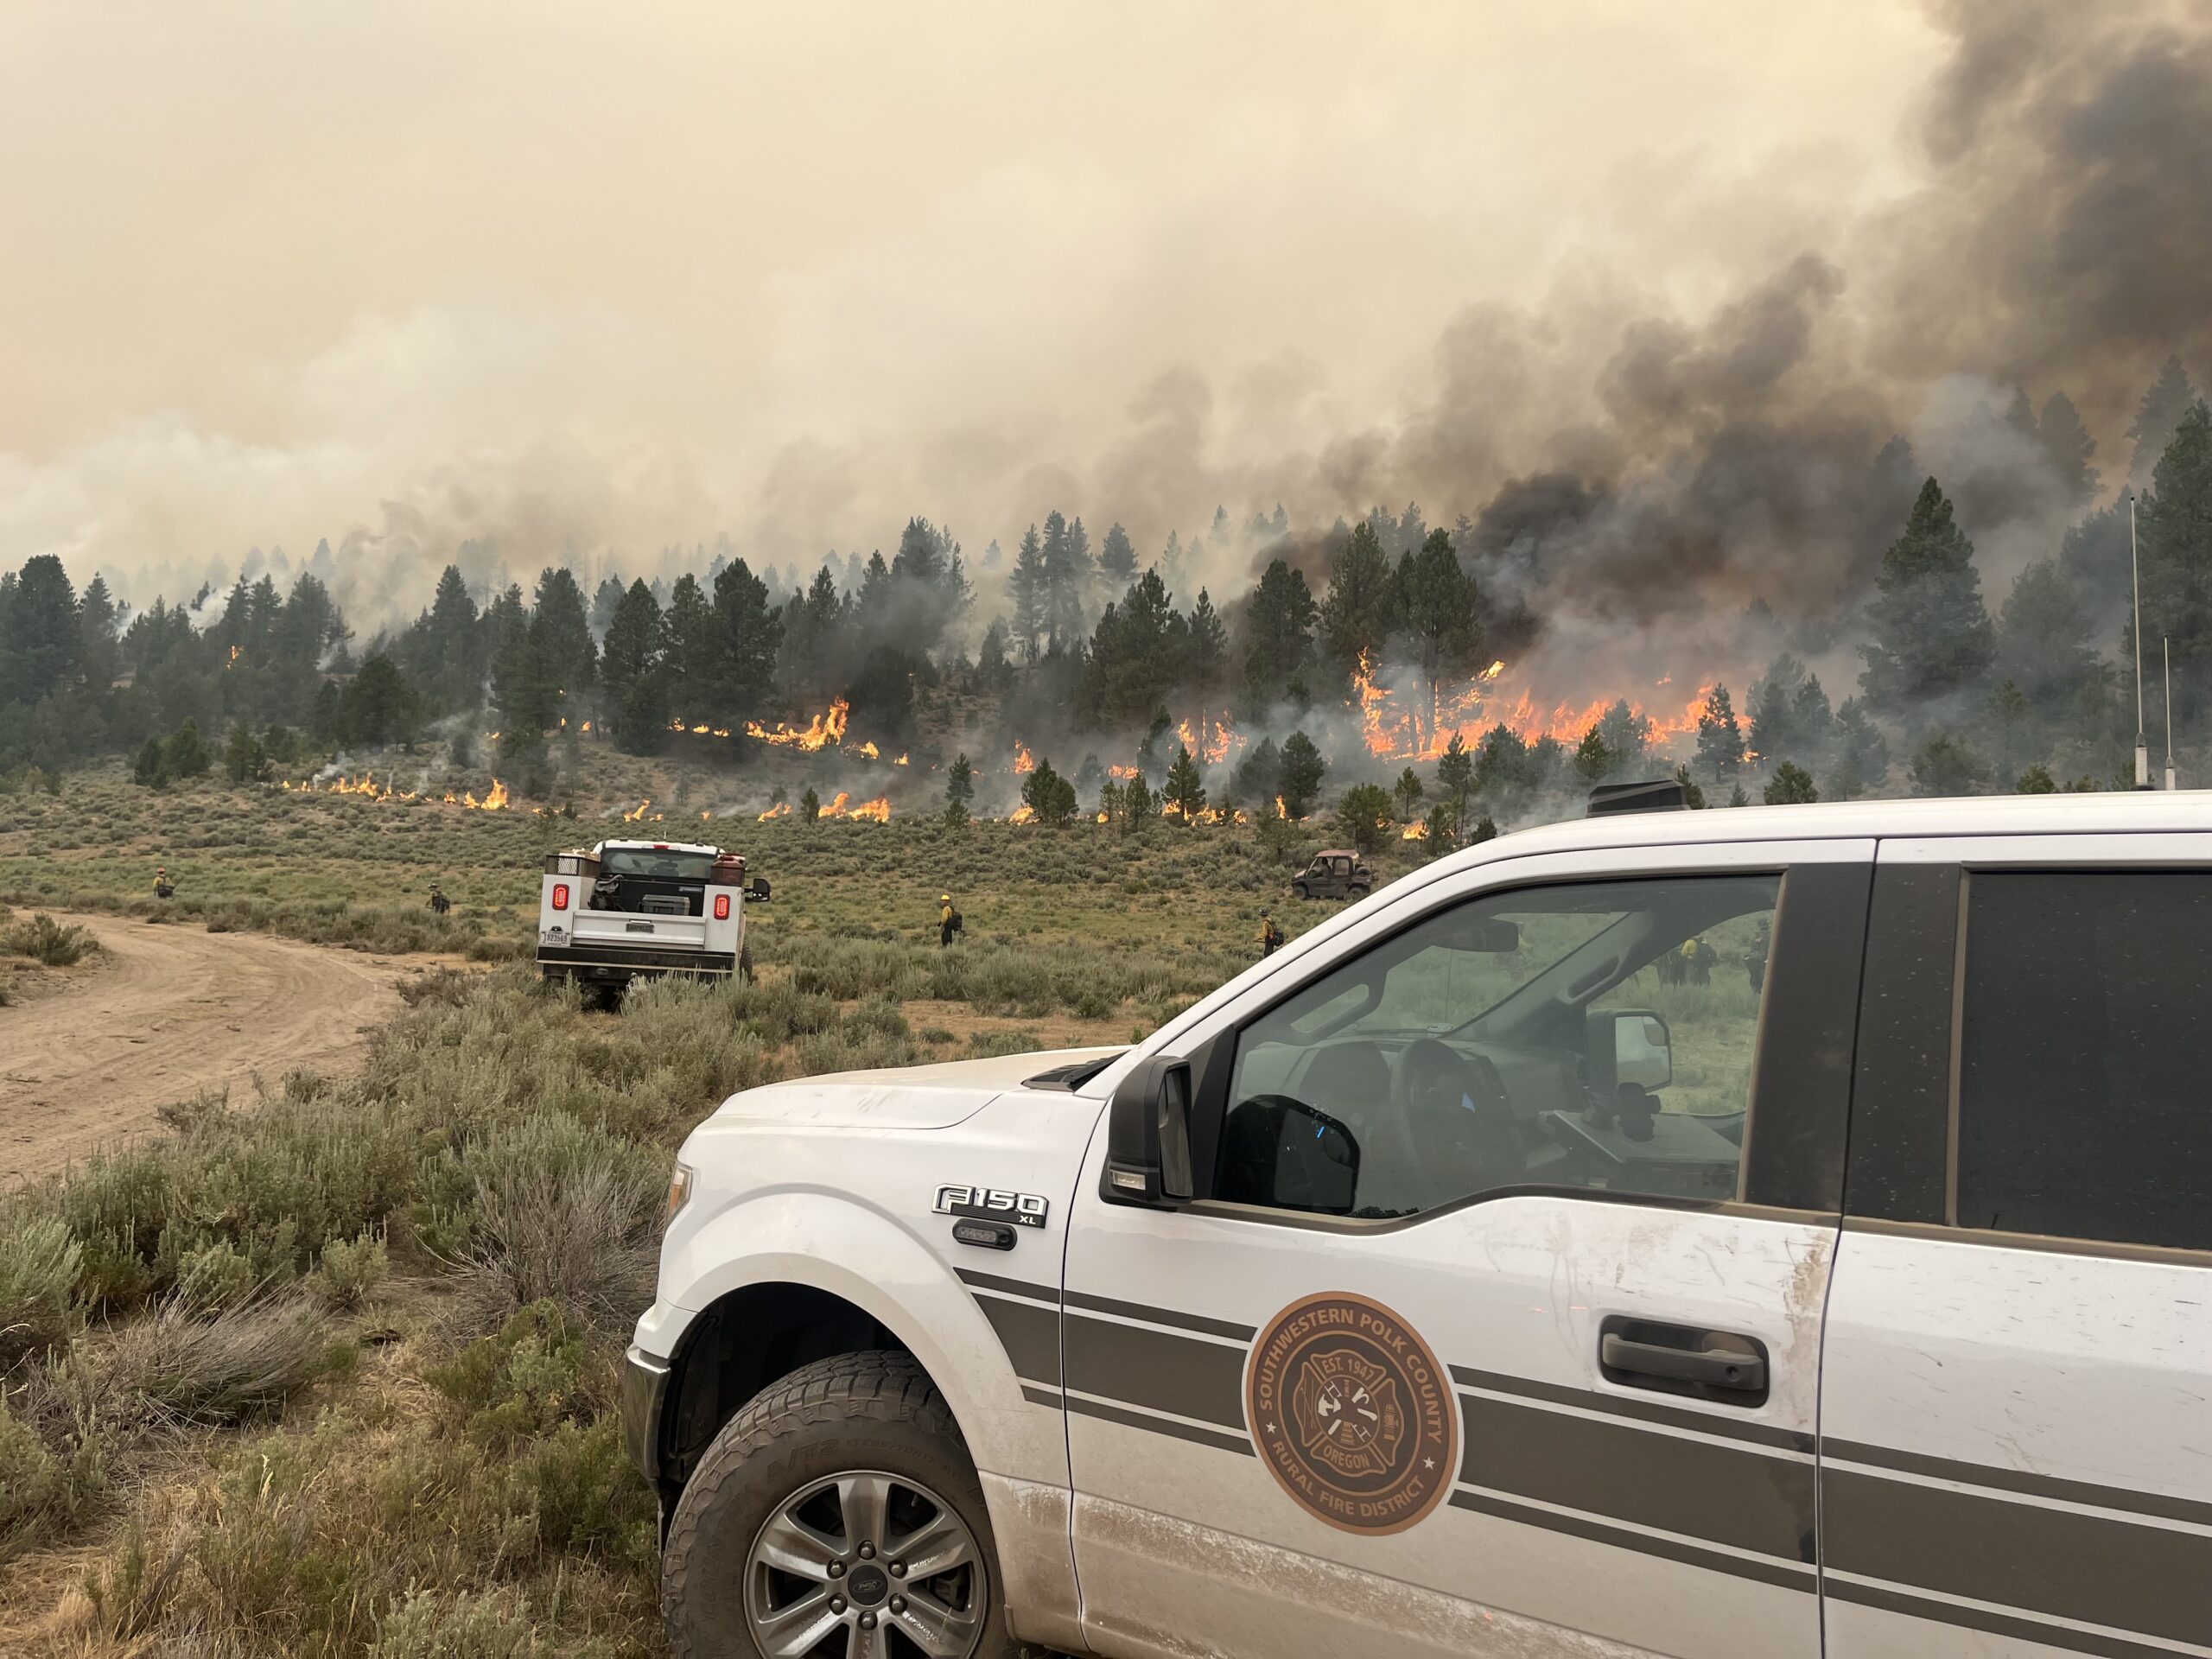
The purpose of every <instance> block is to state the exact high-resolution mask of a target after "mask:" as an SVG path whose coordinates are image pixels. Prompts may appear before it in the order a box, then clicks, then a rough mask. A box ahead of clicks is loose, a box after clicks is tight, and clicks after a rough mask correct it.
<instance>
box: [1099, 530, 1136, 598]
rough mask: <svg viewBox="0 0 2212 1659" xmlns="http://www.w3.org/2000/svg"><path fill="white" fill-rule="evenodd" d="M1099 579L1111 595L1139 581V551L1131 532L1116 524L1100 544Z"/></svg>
mask: <svg viewBox="0 0 2212 1659" xmlns="http://www.w3.org/2000/svg"><path fill="white" fill-rule="evenodd" d="M1098 579H1099V581H1100V582H1101V583H1102V584H1103V586H1104V587H1105V588H1106V591H1107V592H1108V593H1110V594H1118V593H1120V592H1121V591H1122V589H1123V588H1127V587H1128V585H1129V584H1130V583H1131V582H1135V580H1136V579H1137V550H1136V547H1135V543H1132V542H1131V541H1130V540H1129V532H1128V531H1126V530H1123V529H1122V527H1121V525H1120V524H1115V525H1113V526H1112V527H1111V528H1110V529H1109V530H1108V531H1107V532H1106V539H1105V540H1104V541H1103V542H1101V543H1099V544H1098Z"/></svg>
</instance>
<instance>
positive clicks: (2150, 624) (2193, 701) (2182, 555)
mask: <svg viewBox="0 0 2212 1659" xmlns="http://www.w3.org/2000/svg"><path fill="white" fill-rule="evenodd" d="M2137 518H2138V519H2139V527H2140V532H2141V537H2142V562H2143V629H2144V645H2145V652H2144V654H2145V659H2146V660H2149V659H2152V655H2153V652H2154V649H2155V647H2156V645H2157V642H2158V639H2160V638H2161V637H2164V638H2166V639H2171V641H2172V643H2173V659H2174V703H2175V718H2176V719H2177V720H2181V719H2183V718H2186V719H2188V720H2190V721H2195V720H2196V718H2197V716H2198V715H2199V713H2200V711H2201V710H2202V709H2205V708H2207V707H2208V706H2212V409H2207V408H2206V406H2205V405H2204V404H2196V405H2195V406H2194V407H2193V408H2191V409H2190V411H2189V412H2188V414H2186V415H2185V416H2183V417H2182V420H2181V422H2180V423H2179V424H2178V425H2177V427H2176V428H2175V429H2174V435H2173V437H2172V440H2171V442H2169V443H2168V444H2167V445H2166V450H2165V453H2164V454H2163V455H2161V456H2160V457H2159V458H2158V469H2157V471H2156V473H2155V474H2153V475H2152V490H2151V493H2150V494H2149V495H2148V496H2147V497H2145V499H2144V501H2143V503H2142V505H2141V506H2140V508H2139V511H2138V513H2137Z"/></svg>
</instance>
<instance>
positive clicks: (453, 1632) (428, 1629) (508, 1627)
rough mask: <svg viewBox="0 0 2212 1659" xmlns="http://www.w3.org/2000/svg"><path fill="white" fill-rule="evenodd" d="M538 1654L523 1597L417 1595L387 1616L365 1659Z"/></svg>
mask: <svg viewBox="0 0 2212 1659" xmlns="http://www.w3.org/2000/svg"><path fill="white" fill-rule="evenodd" d="M537 1651H538V1645H537V1631H536V1629H535V1627H534V1626H533V1625H532V1624H531V1618H530V1604H529V1603H528V1602H527V1601H526V1600H524V1599H523V1598H522V1597H520V1596H501V1595H471V1594H469V1593H467V1592H466V1591H462V1592H444V1593H441V1592H436V1591H430V1590H416V1591H412V1592H410V1593H409V1594H408V1597H407V1599H405V1600H404V1601H402V1602H396V1603H395V1604H394V1605H393V1606H392V1608H391V1611H390V1612H388V1613H386V1614H385V1618H384V1622H383V1623H382V1624H380V1625H379V1626H378V1629H377V1637H376V1640H375V1642H373V1643H371V1644H370V1647H369V1650H368V1659H526V1656H529V1655H532V1654H535V1653H537Z"/></svg>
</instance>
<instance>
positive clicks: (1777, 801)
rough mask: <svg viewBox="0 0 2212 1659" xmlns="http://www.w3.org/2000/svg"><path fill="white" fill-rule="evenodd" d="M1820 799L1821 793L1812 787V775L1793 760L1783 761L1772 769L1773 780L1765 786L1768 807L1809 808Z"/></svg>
mask: <svg viewBox="0 0 2212 1659" xmlns="http://www.w3.org/2000/svg"><path fill="white" fill-rule="evenodd" d="M1820 798H1821V791H1819V790H1818V789H1816V788H1815V787H1814V785H1813V774H1812V773H1811V772H1808V771H1806V770H1805V768H1804V767H1802V766H1799V765H1798V764H1797V763H1796V761H1794V760H1784V761H1783V763H1782V764H1781V765H1780V766H1777V767H1776V768H1775V769H1774V778H1773V779H1772V781H1771V782H1770V783H1769V784H1768V785H1767V786H1766V804H1768V805H1769V806H1809V805H1811V804H1813V803H1814V802H1815V801H1817V800H1819V799H1820Z"/></svg>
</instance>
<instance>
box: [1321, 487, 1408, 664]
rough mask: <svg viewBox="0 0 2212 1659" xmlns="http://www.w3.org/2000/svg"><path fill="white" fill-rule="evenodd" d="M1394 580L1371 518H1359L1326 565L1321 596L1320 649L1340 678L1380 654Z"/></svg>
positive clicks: (1391, 617) (1391, 618)
mask: <svg viewBox="0 0 2212 1659" xmlns="http://www.w3.org/2000/svg"><path fill="white" fill-rule="evenodd" d="M1396 598H1397V584H1396V583H1395V582H1394V581H1393V580H1392V579H1391V573H1390V565H1389V560H1388V559H1387V558H1385V556H1383V544H1382V543H1381V541H1380V540H1379V539H1377V537H1376V533H1375V527H1374V525H1373V524H1371V523H1366V522H1363V523H1362V524H1360V525H1359V526H1358V528H1357V529H1356V530H1354V531H1352V533H1351V539H1350V540H1349V541H1347V542H1346V543H1344V546H1343V547H1342V548H1340V549H1339V550H1338V553H1337V556H1336V557H1335V558H1334V559H1332V561H1331V562H1330V564H1329V591H1328V594H1327V595H1326V596H1325V598H1324V599H1323V600H1322V601H1321V618H1320V643H1321V650H1322V652H1323V654H1324V655H1325V656H1326V657H1327V658H1328V659H1329V661H1330V663H1331V664H1332V666H1333V667H1334V668H1336V669H1337V670H1338V672H1340V673H1341V674H1342V675H1343V676H1344V677H1345V678H1347V679H1349V678H1350V677H1351V676H1352V675H1353V674H1354V673H1355V672H1357V670H1358V668H1359V664H1360V663H1361V662H1362V661H1363V660H1365V661H1368V662H1370V663H1372V662H1375V661H1376V660H1378V659H1379V658H1380V657H1381V655H1382V651H1383V641H1384V640H1385V639H1388V638H1389V633H1390V627H1391V624H1392V623H1393V622H1394V621H1395V609H1396Z"/></svg>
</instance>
